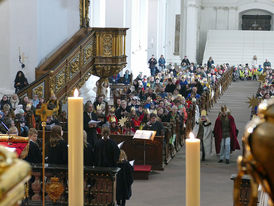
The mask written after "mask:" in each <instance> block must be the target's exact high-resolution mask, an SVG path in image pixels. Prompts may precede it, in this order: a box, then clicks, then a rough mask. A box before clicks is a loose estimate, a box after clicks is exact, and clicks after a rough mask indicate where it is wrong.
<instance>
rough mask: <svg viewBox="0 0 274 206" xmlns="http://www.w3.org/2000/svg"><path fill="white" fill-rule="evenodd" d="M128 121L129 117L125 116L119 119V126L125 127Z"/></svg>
mask: <svg viewBox="0 0 274 206" xmlns="http://www.w3.org/2000/svg"><path fill="white" fill-rule="evenodd" d="M126 122H127V118H126V117H123V118H122V119H120V120H119V126H120V127H124V126H125V124H126Z"/></svg>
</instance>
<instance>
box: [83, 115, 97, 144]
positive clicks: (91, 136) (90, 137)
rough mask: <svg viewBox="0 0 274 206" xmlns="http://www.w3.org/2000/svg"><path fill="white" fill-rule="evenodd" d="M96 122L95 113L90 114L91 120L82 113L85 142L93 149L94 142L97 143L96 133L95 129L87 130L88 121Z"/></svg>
mask: <svg viewBox="0 0 274 206" xmlns="http://www.w3.org/2000/svg"><path fill="white" fill-rule="evenodd" d="M91 119H92V120H97V116H96V114H95V113H93V112H92V113H91V118H90V116H89V114H88V113H87V112H84V130H85V131H86V133H87V141H88V143H89V144H90V145H91V147H92V148H93V149H94V146H95V144H96V142H97V141H98V139H97V131H96V127H93V128H89V124H88V123H89V121H90V120H91Z"/></svg>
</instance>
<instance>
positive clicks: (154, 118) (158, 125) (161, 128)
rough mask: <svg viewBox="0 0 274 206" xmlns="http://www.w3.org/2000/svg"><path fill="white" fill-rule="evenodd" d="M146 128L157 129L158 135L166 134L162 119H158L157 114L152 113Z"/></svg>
mask: <svg viewBox="0 0 274 206" xmlns="http://www.w3.org/2000/svg"><path fill="white" fill-rule="evenodd" d="M144 130H151V131H156V136H164V126H163V124H162V123H161V122H160V121H157V115H156V114H154V113H151V114H150V120H149V121H148V122H147V124H146V126H144Z"/></svg>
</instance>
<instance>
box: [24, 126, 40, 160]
mask: <svg viewBox="0 0 274 206" xmlns="http://www.w3.org/2000/svg"><path fill="white" fill-rule="evenodd" d="M37 136H38V132H37V130H36V129H34V128H30V130H29V134H28V137H29V143H28V145H27V146H26V147H25V149H24V151H23V152H22V153H21V155H20V157H21V158H23V159H24V160H26V161H27V162H29V163H41V162H42V154H41V151H40V149H39V146H38V144H37Z"/></svg>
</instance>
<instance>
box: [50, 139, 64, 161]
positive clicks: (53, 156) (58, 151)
mask: <svg viewBox="0 0 274 206" xmlns="http://www.w3.org/2000/svg"><path fill="white" fill-rule="evenodd" d="M48 163H49V164H62V165H66V164H68V147H67V143H66V142H65V140H60V141H59V142H58V143H57V144H56V146H55V147H51V146H49V148H48Z"/></svg>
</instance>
